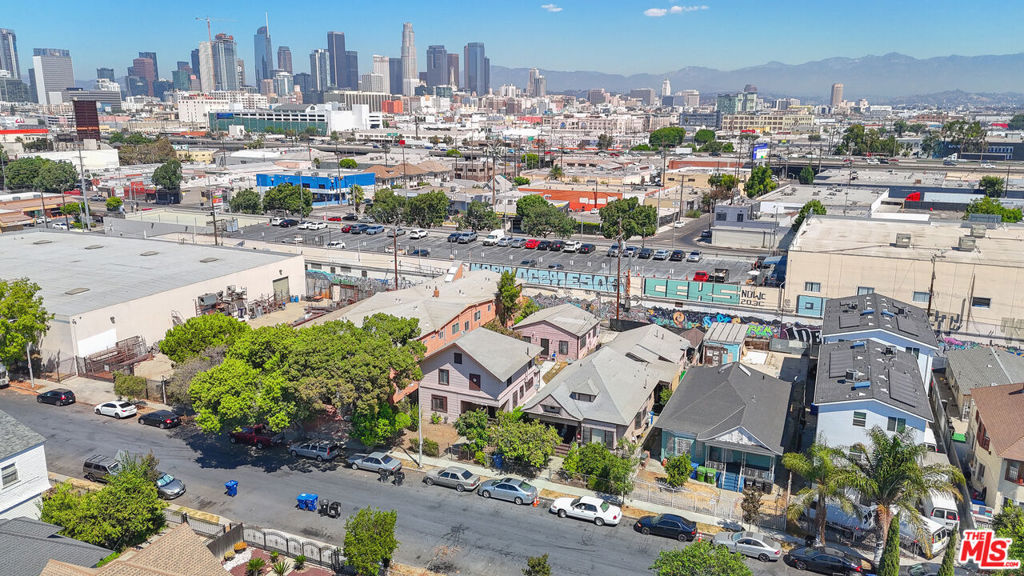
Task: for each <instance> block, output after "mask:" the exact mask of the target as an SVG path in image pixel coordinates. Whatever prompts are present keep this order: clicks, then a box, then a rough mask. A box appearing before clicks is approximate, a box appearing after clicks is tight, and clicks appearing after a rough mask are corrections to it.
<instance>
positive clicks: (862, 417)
mask: <svg viewBox="0 0 1024 576" xmlns="http://www.w3.org/2000/svg"><path fill="white" fill-rule="evenodd" d="M867 422H868V413H867V412H854V413H853V425H854V426H856V427H858V428H864V427H865V426H866V425H867Z"/></svg>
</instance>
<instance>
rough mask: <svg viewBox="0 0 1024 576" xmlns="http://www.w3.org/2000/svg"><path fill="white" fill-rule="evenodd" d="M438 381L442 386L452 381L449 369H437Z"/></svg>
mask: <svg viewBox="0 0 1024 576" xmlns="http://www.w3.org/2000/svg"><path fill="white" fill-rule="evenodd" d="M437 383H438V384H440V385H441V386H447V385H448V384H449V383H450V382H449V380H448V371H447V370H444V369H441V370H438V371H437Z"/></svg>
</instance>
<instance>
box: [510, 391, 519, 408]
mask: <svg viewBox="0 0 1024 576" xmlns="http://www.w3.org/2000/svg"><path fill="white" fill-rule="evenodd" d="M512 405H513V406H518V405H519V391H518V390H516V391H515V392H513V393H512Z"/></svg>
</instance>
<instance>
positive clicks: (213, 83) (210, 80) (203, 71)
mask: <svg viewBox="0 0 1024 576" xmlns="http://www.w3.org/2000/svg"><path fill="white" fill-rule="evenodd" d="M198 62H199V85H200V86H201V87H202V90H203V92H213V91H214V90H216V89H217V79H216V74H215V73H214V66H213V45H212V44H211V43H210V42H200V43H199V54H198Z"/></svg>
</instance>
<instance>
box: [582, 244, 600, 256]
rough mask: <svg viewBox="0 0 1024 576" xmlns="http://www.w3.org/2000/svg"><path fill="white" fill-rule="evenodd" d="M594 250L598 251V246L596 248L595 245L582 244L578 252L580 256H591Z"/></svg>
mask: <svg viewBox="0 0 1024 576" xmlns="http://www.w3.org/2000/svg"><path fill="white" fill-rule="evenodd" d="M594 250H597V246H594V245H593V244H587V243H584V244H580V248H579V250H577V252H579V253H580V254H590V253H591V252H593V251H594Z"/></svg>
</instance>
